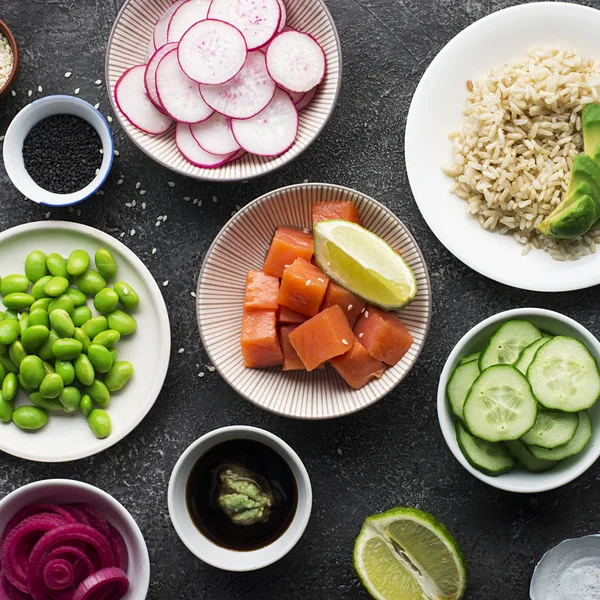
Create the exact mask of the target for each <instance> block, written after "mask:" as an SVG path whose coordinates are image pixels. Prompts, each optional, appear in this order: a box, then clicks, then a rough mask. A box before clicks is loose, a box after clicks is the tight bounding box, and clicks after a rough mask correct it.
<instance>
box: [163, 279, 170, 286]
mask: <svg viewBox="0 0 600 600" xmlns="http://www.w3.org/2000/svg"><path fill="white" fill-rule="evenodd" d="M168 285H169V280H168V279H167V280H166V281H163V287H167V286H168Z"/></svg>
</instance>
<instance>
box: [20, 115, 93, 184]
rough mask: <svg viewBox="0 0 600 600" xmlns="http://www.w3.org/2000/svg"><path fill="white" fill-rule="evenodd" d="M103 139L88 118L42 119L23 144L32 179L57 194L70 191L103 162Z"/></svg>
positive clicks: (84, 182)
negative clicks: (101, 152) (101, 151)
mask: <svg viewBox="0 0 600 600" xmlns="http://www.w3.org/2000/svg"><path fill="white" fill-rule="evenodd" d="M101 148H102V141H101V140H100V136H99V135H98V132H97V131H96V130H95V129H94V128H93V127H92V125H90V124H89V123H88V122H87V121H86V120H84V119H81V118H80V117H76V116H73V115H56V116H53V117H48V118H46V119H43V120H42V121H40V122H39V123H37V124H36V125H34V126H33V127H32V128H31V131H30V132H29V133H28V134H27V137H26V138H25V142H24V143H23V161H24V164H25V168H26V169H27V172H28V173H29V175H31V178H32V179H33V180H34V181H35V182H36V183H37V184H38V185H39V186H40V187H43V188H44V189H46V190H48V191H49V192H54V193H55V194H71V193H73V192H77V191H79V190H81V189H83V188H84V187H85V186H86V185H88V184H89V183H90V182H91V181H93V179H94V178H95V177H96V169H99V168H100V166H101V165H102V154H100V150H101Z"/></svg>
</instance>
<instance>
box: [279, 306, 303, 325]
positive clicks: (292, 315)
mask: <svg viewBox="0 0 600 600" xmlns="http://www.w3.org/2000/svg"><path fill="white" fill-rule="evenodd" d="M306 320H308V317H307V316H306V315H301V314H300V313H298V312H296V311H295V310H292V309H291V308H288V307H287V306H280V307H279V323H280V324H281V325H300V323H304V321H306Z"/></svg>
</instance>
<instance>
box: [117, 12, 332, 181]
mask: <svg viewBox="0 0 600 600" xmlns="http://www.w3.org/2000/svg"><path fill="white" fill-rule="evenodd" d="M341 69H342V57H341V48H340V40H339V37H338V34H337V31H336V28H335V25H334V23H333V20H332V18H331V14H330V13H329V11H328V10H327V7H326V6H325V4H324V2H323V1H322V0H175V2H172V1H171V0H127V1H126V2H125V4H124V6H123V8H122V9H121V11H120V13H119V15H118V17H117V20H116V22H115V24H114V27H113V30H112V34H111V36H110V40H109V43H108V49H107V55H106V81H107V82H108V86H109V96H110V99H111V102H112V105H113V109H114V111H115V115H116V116H117V118H118V120H119V123H120V124H121V125H122V127H123V128H124V129H125V132H126V133H127V134H128V135H129V137H130V138H131V139H132V140H133V141H134V142H135V143H136V144H137V145H138V147H139V148H141V149H142V150H143V151H144V152H145V153H146V154H148V155H149V156H150V157H151V158H153V159H154V160H156V161H157V162H158V163H160V164H162V165H164V166H165V167H168V168H170V169H172V170H173V171H176V172H178V173H181V174H183V175H188V176H191V177H194V178H196V179H205V180H215V181H238V180H245V179H249V178H252V177H258V176H260V175H264V174H266V173H269V172H271V171H273V170H275V169H277V168H279V167H282V166H283V165H285V164H287V163H288V162H290V161H291V160H293V159H294V158H296V157H297V156H298V155H299V154H300V153H302V152H303V151H304V150H306V149H307V148H308V147H309V146H310V144H311V143H312V142H313V141H314V140H315V139H316V138H317V137H318V135H319V134H320V132H321V131H322V129H323V128H324V127H325V125H326V123H327V121H328V120H329V117H330V116H331V114H332V112H333V109H334V108H335V104H336V101H337V98H338V95H339V90H340V86H341Z"/></svg>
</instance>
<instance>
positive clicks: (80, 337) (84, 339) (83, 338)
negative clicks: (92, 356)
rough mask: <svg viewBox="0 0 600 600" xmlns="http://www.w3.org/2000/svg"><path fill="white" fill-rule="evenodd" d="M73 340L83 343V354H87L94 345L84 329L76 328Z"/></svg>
mask: <svg viewBox="0 0 600 600" xmlns="http://www.w3.org/2000/svg"><path fill="white" fill-rule="evenodd" d="M73 339H74V340H77V341H78V342H81V345H82V346H83V352H87V351H88V349H89V347H90V345H91V343H92V342H91V341H90V338H89V337H88V336H87V334H86V332H85V331H84V330H83V329H81V327H75V333H74V334H73Z"/></svg>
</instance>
